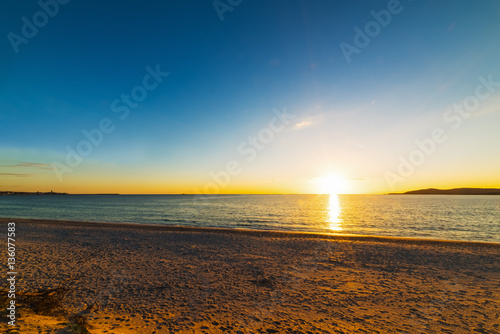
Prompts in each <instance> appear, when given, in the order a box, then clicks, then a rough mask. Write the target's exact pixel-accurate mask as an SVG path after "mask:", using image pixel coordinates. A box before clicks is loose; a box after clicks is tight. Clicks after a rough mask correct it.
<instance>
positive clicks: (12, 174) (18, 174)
mask: <svg viewBox="0 0 500 334" xmlns="http://www.w3.org/2000/svg"><path fill="white" fill-rule="evenodd" d="M0 176H16V177H27V176H32V174H20V173H0Z"/></svg>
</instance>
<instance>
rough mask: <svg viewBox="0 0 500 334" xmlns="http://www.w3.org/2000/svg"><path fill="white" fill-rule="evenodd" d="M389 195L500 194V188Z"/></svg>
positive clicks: (455, 189) (423, 191)
mask: <svg viewBox="0 0 500 334" xmlns="http://www.w3.org/2000/svg"><path fill="white" fill-rule="evenodd" d="M389 195H500V189H495V188H454V189H436V188H428V189H419V190H411V191H407V192H404V193H389Z"/></svg>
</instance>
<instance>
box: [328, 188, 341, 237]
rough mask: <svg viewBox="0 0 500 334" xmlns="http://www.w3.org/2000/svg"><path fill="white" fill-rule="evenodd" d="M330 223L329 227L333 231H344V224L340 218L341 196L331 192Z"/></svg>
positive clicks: (329, 204)
mask: <svg viewBox="0 0 500 334" xmlns="http://www.w3.org/2000/svg"><path fill="white" fill-rule="evenodd" d="M328 223H330V225H329V227H328V228H329V229H330V230H332V231H342V225H341V220H340V203H339V196H338V195H337V194H331V195H330V200H329V203H328Z"/></svg>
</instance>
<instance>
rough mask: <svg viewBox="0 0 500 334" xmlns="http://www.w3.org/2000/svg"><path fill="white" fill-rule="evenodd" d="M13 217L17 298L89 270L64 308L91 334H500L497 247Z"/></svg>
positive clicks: (39, 322) (38, 325) (24, 326)
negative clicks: (80, 317)
mask: <svg viewBox="0 0 500 334" xmlns="http://www.w3.org/2000/svg"><path fill="white" fill-rule="evenodd" d="M7 221H8V220H7V219H0V222H1V225H2V226H3V228H4V230H5V231H7ZM14 221H15V222H16V234H17V236H16V237H17V238H16V248H17V259H18V262H19V263H18V272H19V275H18V283H17V286H18V289H20V290H21V292H22V291H33V290H36V289H43V288H53V287H55V286H57V284H58V283H59V282H61V281H63V280H65V279H68V278H70V277H77V276H83V275H84V276H85V277H81V278H80V279H79V280H78V281H74V282H72V286H73V287H74V288H75V290H73V291H72V292H71V293H70V294H68V295H67V297H66V299H65V301H64V303H65V307H66V308H67V309H68V311H69V312H70V314H71V313H76V312H80V311H82V310H83V309H85V308H86V307H87V306H89V305H90V306H93V307H92V308H91V309H89V310H88V312H89V314H90V316H89V322H90V324H91V325H92V326H93V329H90V332H91V333H353V332H360V333H362V332H367V333H395V332H397V333H436V332H444V333H471V332H478V333H499V332H500V327H499V326H500V325H499V324H500V305H499V302H498V301H499V300H500V244H492V243H478V242H450V241H429V240H422V239H402V238H388V237H362V236H353V237H348V236H326V235H320V234H312V233H281V232H263V231H245V230H241V231H240V230H224V229H208V228H207V229H199V228H180V227H179V228H175V227H163V226H145V225H128V224H101V223H77V222H63V221H36V220H20V219H14ZM3 240H4V241H2V242H3V244H5V238H3ZM4 275H6V273H5V274H4ZM65 322H67V320H66V319H65V318H64V317H62V316H61V317H59V318H58V317H46V316H38V315H34V314H29V313H26V312H24V313H23V314H22V315H21V319H20V321H19V323H18V324H19V325H20V326H21V328H20V332H21V333H64V332H67V331H66V330H65V328H67V327H66V325H64V324H63V323H65ZM2 326H3V328H7V327H6V325H5V324H2Z"/></svg>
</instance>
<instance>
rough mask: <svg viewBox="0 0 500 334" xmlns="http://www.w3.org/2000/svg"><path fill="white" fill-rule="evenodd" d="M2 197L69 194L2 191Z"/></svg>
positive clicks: (0, 193) (0, 192)
mask: <svg viewBox="0 0 500 334" xmlns="http://www.w3.org/2000/svg"><path fill="white" fill-rule="evenodd" d="M0 195H68V194H67V193H55V192H53V191H50V192H45V193H44V192H40V191H36V192H26V191H0Z"/></svg>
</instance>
